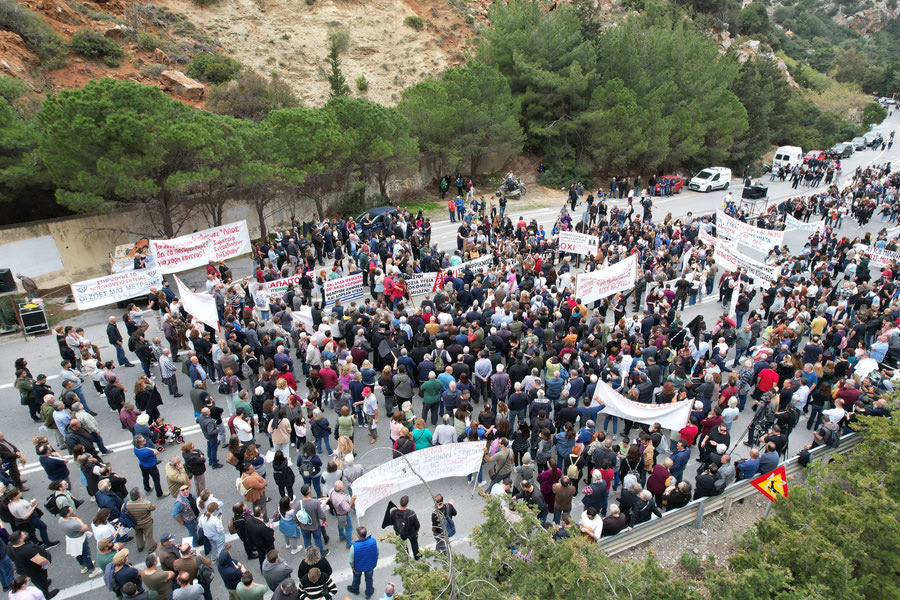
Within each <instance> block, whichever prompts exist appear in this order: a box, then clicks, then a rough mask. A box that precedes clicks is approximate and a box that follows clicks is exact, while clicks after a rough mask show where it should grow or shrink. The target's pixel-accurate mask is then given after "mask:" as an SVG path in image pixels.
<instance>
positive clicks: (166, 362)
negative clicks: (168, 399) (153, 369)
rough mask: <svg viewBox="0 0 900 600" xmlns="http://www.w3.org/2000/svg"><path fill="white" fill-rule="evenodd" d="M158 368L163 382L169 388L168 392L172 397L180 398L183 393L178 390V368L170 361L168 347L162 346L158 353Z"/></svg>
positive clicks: (170, 355)
mask: <svg viewBox="0 0 900 600" xmlns="http://www.w3.org/2000/svg"><path fill="white" fill-rule="evenodd" d="M159 370H160V373H162V380H163V383H165V384H166V386H167V387H168V388H169V393H170V394H171V395H172V397H173V398H181V397H182V396H183V395H184V394H181V393H179V391H178V378H177V376H176V375H177V373H178V369H177V368H176V367H175V363H174V362H173V361H172V353H171V352H170V351H169V349H168V348H164V349H163V351H162V353H161V354H160V355H159Z"/></svg>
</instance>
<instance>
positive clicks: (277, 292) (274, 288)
mask: <svg viewBox="0 0 900 600" xmlns="http://www.w3.org/2000/svg"><path fill="white" fill-rule="evenodd" d="M300 277H301V276H300V275H294V276H293V277H285V278H284V279H276V280H274V281H264V282H262V283H259V282H258V281H251V282H250V285H248V286H247V287H248V288H249V289H250V295H251V296H256V292H258V291H259V290H260V289H264V290H266V291H268V292H269V295H270V299H271V300H273V301H274V300H279V299H280V298H281V296H282V295H284V293H285V292H287V291H288V287H289V286H290V285H291V284H292V283H293V284H294V285H296V286H299V285H300Z"/></svg>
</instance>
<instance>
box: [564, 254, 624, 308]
mask: <svg viewBox="0 0 900 600" xmlns="http://www.w3.org/2000/svg"><path fill="white" fill-rule="evenodd" d="M636 274H637V255H636V254H632V255H631V256H629V257H628V258H625V259H623V260H620V261H619V262H617V263H616V264H614V265H611V266H609V267H606V268H605V269H600V270H598V271H592V272H590V273H581V274H579V275H578V277H577V278H576V279H575V297H576V298H580V299H581V301H582V302H584V303H585V304H587V303H589V302H594V301H596V300H601V299H603V298H606V297H607V296H611V295H613V294H615V293H618V292H624V291H625V290H630V289H631V288H633V287H634V279H635V277H636Z"/></svg>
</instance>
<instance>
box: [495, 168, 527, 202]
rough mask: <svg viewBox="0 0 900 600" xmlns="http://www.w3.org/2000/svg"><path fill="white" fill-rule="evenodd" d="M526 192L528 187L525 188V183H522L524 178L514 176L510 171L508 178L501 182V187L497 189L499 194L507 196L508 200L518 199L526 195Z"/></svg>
mask: <svg viewBox="0 0 900 600" xmlns="http://www.w3.org/2000/svg"><path fill="white" fill-rule="evenodd" d="M525 192H527V189H526V188H525V184H524V183H522V180H521V179H519V178H518V177H515V178H514V177H512V174H511V173H510V175H509V176H507V178H506V180H504V182H503V183H501V184H500V189H499V190H497V196H498V197H499V196H506V199H507V200H518V199H519V198H521V197H522V196H524V195H525Z"/></svg>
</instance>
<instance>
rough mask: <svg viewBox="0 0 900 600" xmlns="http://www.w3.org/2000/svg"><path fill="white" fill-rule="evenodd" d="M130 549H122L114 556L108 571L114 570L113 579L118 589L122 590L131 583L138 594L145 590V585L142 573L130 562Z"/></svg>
mask: <svg viewBox="0 0 900 600" xmlns="http://www.w3.org/2000/svg"><path fill="white" fill-rule="evenodd" d="M128 554H129V552H128V548H122V549H121V550H119V551H118V552H116V554H115V556H113V560H112V563H111V564H109V565H107V566H106V568H107V569H112V579H113V581H115V583H116V587H117V588H118V589H119V590H121V589H122V587H123V586H124V585H125V584H126V583H128V582H131V583H133V584H134V585H135V587H136V588H137V591H138V592H142V591H143V590H144V583H143V582H142V581H141V573H140V571H138V570H137V569H135V568H134V567H133V566H132V564H131V563H130V562H128Z"/></svg>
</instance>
